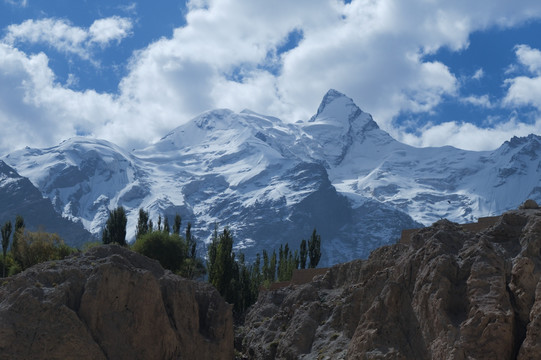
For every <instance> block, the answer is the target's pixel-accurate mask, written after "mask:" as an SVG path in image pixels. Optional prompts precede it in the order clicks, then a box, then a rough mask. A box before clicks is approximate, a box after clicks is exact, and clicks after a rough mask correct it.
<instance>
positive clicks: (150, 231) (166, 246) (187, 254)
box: [102, 206, 206, 279]
mask: <svg viewBox="0 0 541 360" xmlns="http://www.w3.org/2000/svg"><path fill="white" fill-rule="evenodd" d="M127 222H128V220H127V217H126V211H125V210H124V208H123V207H122V206H120V207H118V208H116V209H114V210H111V211H110V212H109V218H108V219H107V222H106V224H105V227H104V229H103V233H102V242H103V243H104V244H111V243H117V244H120V245H122V246H127V243H126V224H127ZM181 224H182V219H181V217H180V215H178V214H176V215H175V219H174V222H173V229H172V230H173V232H172V233H171V227H170V225H169V219H168V218H167V217H164V218H163V224H162V216H161V215H159V217H158V222H157V227H156V228H154V224H153V222H152V219H151V218H150V214H149V213H148V212H147V211H145V210H143V209H139V217H138V219H137V228H136V230H135V234H136V235H135V238H136V239H135V243H134V244H133V245H132V246H131V248H132V250H134V251H136V252H138V253H140V254H143V255H145V256H148V257H150V258H152V259H156V260H158V261H159V262H160V264H161V265H162V266H163V267H164V268H165V269H169V270H171V271H173V272H174V273H177V274H179V275H181V276H184V277H186V278H190V279H193V278H197V277H201V276H203V275H204V274H205V272H206V271H205V266H204V264H203V260H202V259H200V258H198V257H197V240H196V239H195V238H194V236H193V235H192V230H191V229H192V224H191V223H189V222H188V225H187V226H186V232H185V236H184V237H183V236H182V235H180V229H181Z"/></svg>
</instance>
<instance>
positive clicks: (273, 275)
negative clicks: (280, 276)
mask: <svg viewBox="0 0 541 360" xmlns="http://www.w3.org/2000/svg"><path fill="white" fill-rule="evenodd" d="M274 280H276V250H273V251H272V256H271V258H270V265H269V281H270V282H274Z"/></svg>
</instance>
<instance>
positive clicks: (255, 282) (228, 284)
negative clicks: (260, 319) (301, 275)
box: [207, 227, 321, 313]
mask: <svg viewBox="0 0 541 360" xmlns="http://www.w3.org/2000/svg"><path fill="white" fill-rule="evenodd" d="M303 244H304V245H303ZM307 244H308V250H307V246H306V245H307ZM309 249H311V251H310V250H309ZM207 255H208V256H207V269H208V280H209V282H210V283H211V284H212V285H214V287H216V289H217V290H218V291H219V292H220V294H221V295H222V296H223V297H224V298H225V300H226V301H227V302H229V303H233V304H234V310H235V312H236V313H242V312H244V310H246V309H247V308H248V307H249V306H250V305H252V304H253V303H255V302H256V301H257V297H258V295H259V289H260V287H261V286H265V287H268V286H269V285H270V284H271V283H273V282H275V281H276V279H278V281H287V280H290V279H291V276H292V274H293V270H294V269H299V268H301V269H304V268H305V266H306V259H307V256H308V258H309V260H310V262H309V267H311V268H315V267H316V266H317V264H318V263H319V260H320V259H321V236H320V235H318V234H317V231H316V229H314V231H313V232H312V236H311V238H310V240H309V241H308V243H307V242H306V241H305V240H302V241H301V247H300V252H299V250H295V252H291V250H290V249H289V245H288V244H287V243H286V244H285V246H282V245H280V249H279V252H278V259H277V257H276V251H275V250H273V252H272V255H271V256H270V259H269V255H268V253H267V251H266V250H263V264H261V256H260V254H259V253H258V254H257V255H256V259H255V261H254V263H253V264H246V262H245V258H244V254H242V253H239V254H238V255H236V254H235V253H234V252H233V237H232V235H231V232H230V231H229V230H228V229H227V228H225V229H224V230H223V232H221V233H219V234H218V229H217V227H215V229H214V234H213V237H212V241H211V243H210V245H209V247H208V253H207ZM303 259H304V260H303Z"/></svg>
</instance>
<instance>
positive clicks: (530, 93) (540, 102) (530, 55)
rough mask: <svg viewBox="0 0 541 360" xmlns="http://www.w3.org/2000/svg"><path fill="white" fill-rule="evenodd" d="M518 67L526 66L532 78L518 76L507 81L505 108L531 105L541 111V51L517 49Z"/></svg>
mask: <svg viewBox="0 0 541 360" xmlns="http://www.w3.org/2000/svg"><path fill="white" fill-rule="evenodd" d="M515 54H516V57H517V61H518V65H521V66H524V67H526V68H527V69H528V71H529V72H530V74H531V77H530V76H525V75H521V76H516V77H514V78H509V79H507V80H506V81H505V84H506V85H507V86H508V89H507V94H506V95H505V98H504V99H503V104H504V105H505V106H509V107H513V106H523V105H531V106H534V107H536V108H537V109H539V110H541V51H539V50H538V49H532V48H531V47H529V46H527V45H518V46H516V47H515Z"/></svg>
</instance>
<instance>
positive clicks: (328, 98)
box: [309, 89, 360, 122]
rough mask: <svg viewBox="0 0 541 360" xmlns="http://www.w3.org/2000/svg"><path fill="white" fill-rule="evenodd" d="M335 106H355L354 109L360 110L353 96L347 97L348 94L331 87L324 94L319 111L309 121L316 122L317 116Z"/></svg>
mask: <svg viewBox="0 0 541 360" xmlns="http://www.w3.org/2000/svg"><path fill="white" fill-rule="evenodd" d="M335 107H339V108H342V109H343V108H350V107H353V111H358V110H360V109H359V108H358V107H357V105H355V103H354V102H353V100H352V99H351V98H349V97H347V96H346V95H344V94H342V93H341V92H339V91H337V90H334V89H330V90H329V91H327V93H326V94H325V96H323V100H321V104H319V107H318V109H317V113H316V114H315V115H314V116H312V118H311V119H310V120H309V122H314V121H315V120H316V118H317V117H319V116H320V115H322V114H324V113H325V112H328V111H329V110H331V109H332V108H335ZM353 111H352V112H353Z"/></svg>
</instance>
